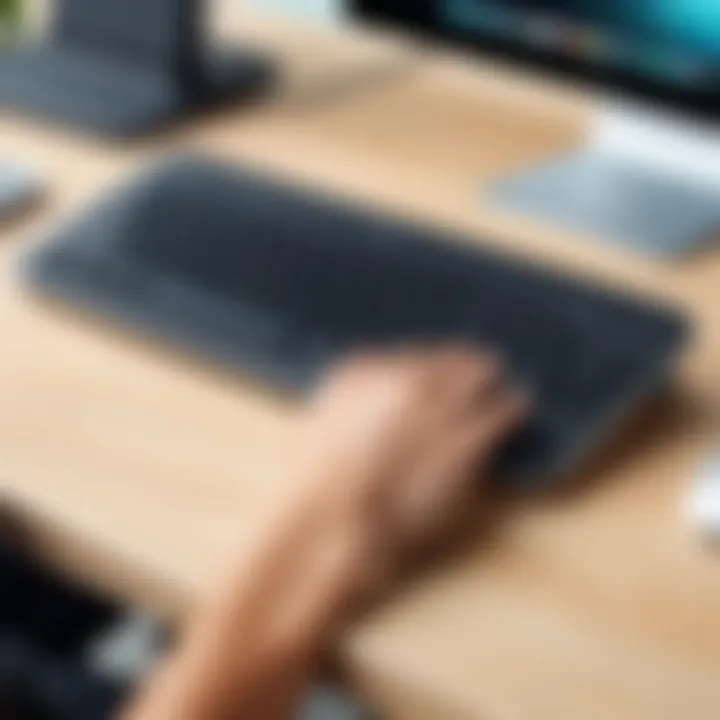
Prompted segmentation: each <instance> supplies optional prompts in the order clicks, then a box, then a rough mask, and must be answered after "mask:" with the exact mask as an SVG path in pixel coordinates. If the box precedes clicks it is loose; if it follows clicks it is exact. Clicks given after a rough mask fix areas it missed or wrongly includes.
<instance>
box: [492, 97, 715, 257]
mask: <svg viewBox="0 0 720 720" xmlns="http://www.w3.org/2000/svg"><path fill="white" fill-rule="evenodd" d="M490 193H491V197H492V200H493V201H494V202H495V203H496V204H499V205H500V206H501V207H502V208H503V209H507V210H510V211H512V212H516V213H521V214H524V215H529V216H534V217H537V218H542V219H545V220H548V221H551V222H554V223H556V224H558V225H560V226H563V227H565V228H567V229H570V230H572V231H575V232H579V233H582V234H585V235H587V236H590V237H596V238H599V239H600V240H601V241H604V242H607V243H611V244H613V245H616V246H620V247H622V248H627V249H631V250H635V251H638V252H642V253H650V254H653V255H657V256H665V257H668V256H681V255H685V254H687V253H690V252H692V251H695V250H698V249H700V248H701V247H702V246H703V245H704V244H707V243H708V242H709V241H710V240H713V239H717V238H718V237H720V132H718V131H714V130H711V129H709V128H708V127H706V126H703V125H701V124H700V123H696V122H694V121H692V120H688V119H686V118H684V117H676V116H671V115H669V114H662V113H660V112H654V111H652V110H648V109H646V108H642V109H640V108H637V107H633V106H628V105H621V106H617V105H610V104H608V106H607V107H605V108H604V109H603V110H602V112H601V113H600V114H599V116H598V119H597V121H596V122H595V125H594V127H593V129H592V132H591V137H590V138H589V140H588V142H587V144H586V145H585V146H583V147H580V148H577V149H575V150H573V151H570V152H568V153H567V154H565V155H561V156H557V157H554V158H551V159H549V160H548V161H547V162H545V163H543V164H540V165H538V166H536V167H533V168H531V169H530V170H528V171H527V172H525V173H523V174H520V175H517V176H513V177H507V178H504V179H502V180H501V181H500V182H498V183H496V184H495V185H494V186H492V187H491V189H490Z"/></svg>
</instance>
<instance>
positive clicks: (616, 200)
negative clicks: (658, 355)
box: [353, 0, 720, 255]
mask: <svg viewBox="0 0 720 720" xmlns="http://www.w3.org/2000/svg"><path fill="white" fill-rule="evenodd" d="M353 10H354V12H355V13H356V14H357V15H358V16H360V17H361V18H364V19H372V20H380V21H383V22H386V23H387V22H389V23H393V24H394V25H397V26H401V27H405V28H409V29H413V30H415V31H419V32H423V33H427V34H429V35H431V36H433V37H436V38H441V39H443V40H448V41H452V42H458V43H463V44H464V45H466V46H468V47H473V48H477V49H479V50H481V51H482V52H483V53H485V54H488V53H490V54H492V55H496V56H502V57H506V58H512V59H514V60H516V61H518V60H519V61H521V62H522V63H526V64H527V63H529V64H532V65H533V66H534V67H539V68H543V69H546V70H548V71H553V72H556V73H561V74H562V75H565V76H570V77H573V78H576V79H577V78H580V79H582V80H583V81H589V82H591V83H592V84H593V85H595V86H597V87H599V88H602V90H603V92H602V93H601V98H602V101H601V102H600V103H599V106H600V107H599V110H598V113H597V118H596V122H595V123H594V124H593V128H592V132H590V133H589V137H588V141H587V143H586V145H585V146H584V147H580V148H575V149H573V150H572V151H571V152H568V153H567V154H566V155H564V156H562V157H554V158H550V159H548V161H547V162H546V163H543V164H541V165H540V166H536V167H533V168H530V169H529V170H528V171H527V172H523V173H522V174H520V175H517V176H514V177H510V178H505V179H503V180H502V181H500V182H499V183H498V184H497V185H495V186H494V187H493V189H492V190H491V192H492V194H493V197H494V199H495V200H496V201H497V202H499V203H501V204H502V205H504V206H507V207H509V208H512V209H515V210H520V211H522V212H525V213H529V214H532V215H537V216H541V217H545V218H550V219H552V220H554V221H559V222H562V223H563V224H565V225H567V226H570V227H572V228H573V229H577V230H580V231H586V232H588V234H591V235H595V236H597V237H599V238H605V239H607V240H611V241H616V242H619V243H621V244H622V245H623V246H632V247H635V248H639V249H643V250H649V251H652V252H656V253H660V254H666V255H667V254H681V253H685V252H687V251H688V250H691V249H695V248H697V247H698V246H699V245H700V244H702V243H704V242H705V241H707V240H708V239H709V238H711V237H712V236H713V235H714V234H720V233H718V231H720V202H718V199H719V198H720V130H719V129H718V128H720V123H719V122H718V120H719V119H720V2H717V0H353ZM638 101H641V102H638Z"/></svg>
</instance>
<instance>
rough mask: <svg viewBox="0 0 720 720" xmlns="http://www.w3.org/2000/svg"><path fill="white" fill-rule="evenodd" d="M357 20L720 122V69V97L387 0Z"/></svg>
mask: <svg viewBox="0 0 720 720" xmlns="http://www.w3.org/2000/svg"><path fill="white" fill-rule="evenodd" d="M349 2H350V12H351V14H352V16H354V17H356V18H358V19H360V20H362V21H364V22H370V23H374V24H375V23H380V24H382V25H391V26H394V27H396V28H399V29H401V30H402V29H403V28H406V29H407V30H409V31H413V32H416V33H421V34H422V35H424V36H425V37H428V38H431V39H433V40H436V41H438V40H439V41H443V42H446V43H450V44H456V45H457V44H459V45H461V46H462V47H465V48H470V49H473V50H475V51H479V52H481V53H483V54H486V55H489V56H494V57H498V58H501V59H505V60H512V61H514V62H520V63H522V64H525V65H529V66H532V67H533V68H538V69H541V70H544V71H546V72H551V73H553V74H555V75H557V76H560V77H564V78H571V79H575V80H581V81H582V82H583V83H584V84H586V85H589V86H592V87H595V88H598V87H604V88H609V89H610V90H613V91H616V92H618V91H619V92H620V93H622V94H625V95H630V96H633V97H635V98H636V99H641V100H645V101H650V102H651V103H652V104H654V105H658V104H660V105H663V106H665V107H666V108H667V109H668V110H671V111H674V112H681V113H686V114H687V113H690V114H692V115H694V116H696V117H699V118H701V119H703V120H706V121H716V120H718V119H720V66H719V67H718V71H719V72H718V88H717V93H715V94H713V93H704V92H699V91H697V92H694V91H692V90H689V89H683V88H680V87H677V86H673V85H670V84H666V83H663V82H661V81H659V80H658V81H655V80H653V79H651V78H648V77H645V76H642V75H639V74H638V73H633V72H630V71H624V70H622V69H609V68H606V67H599V66H597V65H594V64H592V63H588V62H582V61H580V60H578V59H575V58H568V57H567V56H564V55H563V54H562V53H559V52H558V53H550V52H543V51H541V50H539V49H535V48H532V47H530V46H528V45H526V44H523V43H520V42H512V41H510V40H504V39H499V38H497V37H493V36H491V35H490V34H485V35H481V34H480V33H478V32H477V31H472V32H463V31H459V30H449V29H446V28H442V27H439V25H438V24H437V23H434V22H432V20H429V21H428V20H424V19H423V18H422V17H419V15H418V16H416V17H415V16H412V15H404V14H402V13H399V12H390V11H388V9H387V8H385V7H383V5H385V4H386V3H384V2H383V0H349Z"/></svg>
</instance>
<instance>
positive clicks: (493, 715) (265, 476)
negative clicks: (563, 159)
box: [0, 16, 720, 720]
mask: <svg viewBox="0 0 720 720" xmlns="http://www.w3.org/2000/svg"><path fill="white" fill-rule="evenodd" d="M239 25H241V26H242V28H243V32H244V33H245V34H246V35H248V36H252V37H254V38H255V39H256V41H257V42H258V43H259V44H260V45H266V46H268V47H269V48H272V49H273V50H274V51H276V52H277V53H278V54H279V55H280V56H281V57H282V58H283V59H284V62H285V63H286V65H287V66H288V68H289V70H288V78H289V79H288V81H287V83H286V86H285V88H284V89H283V91H282V92H281V93H280V94H279V96H278V97H277V98H275V99H274V100H272V101H271V102H270V103H268V104H266V105H265V106H263V107H259V108H256V109H255V110H253V111H250V112H248V111H238V112H235V113H231V114H229V115H225V116H216V117H214V118H212V119H209V120H206V121H204V122H202V123H198V124H196V125H193V126H189V127H186V128H184V129H182V130H179V131H177V132H175V133H173V134H172V135H171V136H169V137H167V138H165V139H164V140H163V141H162V143H160V142H158V143H156V144H152V145H149V144H141V145H135V146H108V145H103V144H101V143H98V142H94V141H91V140H87V139H83V138H78V137H73V136H69V135H66V134H64V133H62V132H60V131H58V130H51V129H48V128H43V127H41V126H40V125H36V124H32V123H29V122H21V121H18V120H16V119H10V118H0V155H3V156H4V155H9V156H13V155H17V156H19V157H21V158H22V159H24V160H30V161H33V162H34V163H35V164H36V165H37V166H38V168H40V169H41V170H42V171H43V172H44V173H45V175H46V176H47V178H48V180H49V183H50V189H51V193H50V195H51V197H50V198H49V202H48V203H47V205H46V207H45V209H44V210H43V211H42V212H40V213H38V214H37V215H35V216H33V217H32V218H29V219H27V221H26V222H23V223H16V224H15V225H14V226H12V227H7V228H4V229H2V230H0V232H2V235H3V242H2V246H0V272H1V273H2V278H3V281H2V282H1V283H0V328H2V338H3V340H2V346H1V347H2V350H1V351H0V407H1V408H2V411H1V412H0V477H1V478H2V479H1V480H0V483H1V488H2V491H3V492H4V493H5V494H6V496H7V498H8V500H9V502H11V503H12V504H13V506H14V507H16V508H18V509H20V510H21V511H22V512H23V513H24V514H25V516H26V517H27V519H28V520H29V521H30V526H31V528H32V529H34V531H35V533H36V534H37V538H38V542H40V543H42V546H43V550H44V552H46V553H48V555H49V556H51V557H53V558H54V559H55V560H56V561H58V562H61V563H63V565H64V566H65V567H67V568H70V569H72V570H73V571H74V572H77V573H80V574H81V575H83V576H84V577H86V578H88V579H90V580H92V581H93V582H96V583H100V584H102V585H104V586H107V587H108V588H111V589H113V590H114V591H117V592H122V593H123V594H126V595H128V596H130V597H133V598H134V599H136V600H140V601H142V602H146V603H148V604H150V605H152V606H154V607H157V608H160V609H162V610H164V611H167V612H172V613H181V612H183V611H184V610H185V608H186V607H187V605H188V604H189V603H191V602H192V600H193V598H194V597H196V595H197V592H198V590H199V588H201V587H203V586H204V583H205V582H206V581H207V580H208V578H209V577H210V576H211V575H213V574H214V573H215V572H216V571H217V570H218V568H219V567H220V566H221V565H222V564H223V563H224V562H226V560H227V558H228V555H229V553H230V552H231V551H232V550H233V549H234V548H236V547H237V544H238V543H240V542H242V537H243V525H244V524H245V522H246V520H247V519H248V518H250V517H251V516H252V515H253V514H254V513H257V512H258V511H259V509H260V508H261V506H262V505H263V503H268V502H272V501H273V498H274V497H275V496H276V494H277V493H278V492H281V491H282V462H283V459H284V456H286V455H287V454H288V452H289V449H290V446H291V444H292V441H293V423H294V415H293V410H292V408H290V407H288V406H285V405H283V404H282V403H281V402H280V401H279V400H273V399H271V398H269V397H267V396H266V395H264V394H263V393H262V392H261V391H258V390H257V389H256V388H253V387H252V386H251V385H249V384H244V383H242V382H239V381H236V380H231V379H230V378H227V377H223V376H220V375H218V374H217V373H213V372H211V371H210V370H209V369H208V368H206V367H203V366H202V364H200V363H194V362H192V361H189V360H185V359H183V358H177V357H174V356H173V355H171V354H170V353H168V352H166V351H164V350H162V349H161V348H158V347H155V346H153V345H152V344H151V343H143V342H139V341H137V340H136V339H132V338H129V337H127V336H125V335H123V334H121V333H117V332H115V331H113V330H111V329H109V328H104V327H99V326H97V325H92V324H89V323H88V324H85V323H82V322H80V321H79V320H78V319H76V318H75V317H73V316H68V315H63V314H61V313H59V312H56V311H53V310H51V309H49V308H47V307H43V306H40V305H37V304H36V303H34V302H33V301H32V300H31V299H30V298H28V297H26V296H25V295H24V294H23V293H22V291H21V290H20V289H19V284H18V282H17V279H16V275H15V260H16V256H17V255H18V253H21V252H22V251H23V250H24V249H25V248H26V247H27V246H28V245H29V244H30V243H31V242H32V238H33V237H36V236H37V235H38V234H41V230H43V229H45V228H48V227H52V226H54V225H55V224H56V223H57V222H58V221H59V220H60V219H61V218H63V217H65V216H66V215H67V214H68V213H69V212H70V211H72V210H73V209H75V208H77V207H78V206H80V205H81V204H82V203H84V202H85V201H86V200H87V199H88V198H90V197H92V196H93V195H94V194H95V193H96V192H97V191H98V190H100V189H101V188H102V187H104V186H106V185H107V184H109V183H111V182H113V181H115V180H116V179H117V178H118V177H120V176H122V175H124V174H125V173H126V172H127V171H128V170H130V169H132V168H134V167H136V166H137V165H138V164H139V163H140V162H141V161H146V160H147V159H148V157H149V156H150V155H152V154H153V153H156V152H158V151H159V150H164V149H168V148H174V147H183V148H187V147H191V148H201V149H203V150H205V151H207V152H213V153H218V154H219V155H222V156H224V157H229V158H233V159H237V160H238V161H245V162H249V163H257V164H261V165H262V166H264V167H268V168H273V169H275V170H277V171H278V172H280V173H283V174H287V175H290V176H293V177H296V178H301V179H303V180H304V181H305V182H307V183H309V184H311V185H313V186H317V187H318V188H324V189H326V190H328V191H329V190H332V191H334V192H339V193H342V194H347V195H351V196H353V197H357V198H360V199H361V200H362V201H363V202H366V203H368V204H370V205H374V206H382V207H384V208H385V209H387V210H389V211H391V212H395V213H398V214H401V215H403V214H410V215H412V216H414V217H416V218H422V219H425V220H427V221H428V222H432V223H439V224H441V225H444V226H448V227H453V228H457V229H460V230H466V231H467V230H469V231H471V232H472V233H474V234H475V235H477V237H478V242H487V243H493V244H496V245H499V246H502V247H503V248H504V249H507V251H508V252H516V253H520V254H522V255H525V256H529V257H532V258H533V259H534V260H535V261H536V262H542V263H548V264H550V265H554V266H561V267H563V268H564V269H566V270H567V271H569V272H577V273H581V274H587V275H591V276H598V277H601V278H603V279H606V280H607V281H608V282H611V283H617V284H621V285H624V286H632V287H636V288H638V289H639V290H642V291H648V292H654V293H658V294H659V295H662V296H664V297H667V298H671V299H673V300H675V301H676V302H678V303H680V304H681V305H682V306H684V307H685V308H687V309H688V311H689V312H690V313H692V315H693V316H694V318H695V319H696V321H697V325H698V334H697V339H696V341H695V342H694V344H693V347H692V348H691V352H690V354H689V357H688V360H687V363H686V364H685V367H684V368H683V371H682V377H681V382H680V390H679V393H678V399H676V400H675V401H673V402H671V403H669V404H668V406H667V407H665V408H664V409H662V411H660V412H658V413H657V414H656V415H655V416H654V417H652V418H650V419H649V421H648V422H646V423H644V424H642V426H640V427H639V428H637V429H636V430H635V431H633V432H632V433H631V434H630V435H629V436H626V437H625V438H623V440H622V442H620V443H619V445H618V446H616V447H615V448H614V449H613V450H611V451H609V452H607V453H605V454H604V456H603V457H602V458H601V459H600V460H599V461H598V462H597V463H595V464H594V465H593V467H592V468H590V469H588V470H587V471H586V472H585V473H584V474H583V478H582V479H583V480H584V481H585V488H584V489H582V490H578V491H577V492H574V493H566V494H564V495H562V496H560V497H555V498H548V499H546V500H538V499H535V500H530V499H527V500H518V501H517V502H516V503H515V504H514V506H513V507H512V508H510V511H509V512H508V517H507V518H506V521H505V522H504V523H503V524H502V530H501V531H500V532H499V533H498V535H497V537H496V538H494V540H493V542H492V543H491V544H490V545H489V546H487V545H484V544H482V543H481V541H480V540H479V539H478V540H477V542H475V543H471V547H470V548H469V549H467V550H466V551H464V552H462V553H458V554H457V555H456V556H455V557H453V558H451V559H449V560H448V563H447V564H446V565H444V566H443V567H442V568H438V569H436V570H433V571H430V572H428V573H427V574H426V575H425V576H424V577H422V578H420V579H418V581H417V582H416V583H415V584H414V585H413V586H412V587H409V588H406V589H405V590H403V591H402V592H401V593H399V595H398V597H397V598H396V600H395V601H394V602H392V603H390V604H389V605H388V606H387V607H385V608H383V609H382V610H380V611H379V612H378V613H377V614H376V616H375V617H372V618H369V619H368V620H367V622H366V623H365V624H364V625H363V626H362V627H360V628H358V629H357V630H356V631H355V632H354V633H352V634H351V635H350V636H349V637H348V638H347V640H346V643H345V645H344V654H345V659H346V661H347V664H348V667H349V669H350V671H351V674H352V677H353V678H354V679H355V681H356V682H357V683H358V686H359V687H360V688H361V689H362V690H363V692H365V693H366V694H367V696H368V697H369V698H371V699H372V700H373V701H374V702H375V703H376V704H377V705H378V706H379V707H380V708H381V709H382V710H384V711H385V712H386V713H387V714H388V717H390V718H397V719H399V720H458V719H460V718H462V719H465V718H483V719H485V718H486V719H488V720H713V719H714V718H718V717H720V563H719V562H718V561H717V560H713V559H711V558H710V556H708V555H706V554H705V553H704V552H702V551H701V549H700V548H699V547H698V546H697V545H696V544H695V542H694V541H693V539H692V538H691V537H690V536H689V534H688V532H687V530H686V527H685V526H684V524H683V522H682V519H681V515H680V507H681V504H682V501H683V498H684V496H685V493H686V491H687V486H688V483H689V481H690V477H691V470H692V468H693V466H694V464H695V462H696V460H697V457H698V454H699V452H700V450H701V448H702V447H703V445H704V443H705V442H706V441H707V437H708V436H709V434H710V432H711V430H713V429H717V427H718V418H719V416H720V316H718V307H719V306H720V253H718V252H717V251H716V252H714V253H710V254H708V255H706V256H705V257H703V258H698V259H696V260H690V261H687V262H686V263H683V264H679V265H673V266H659V265H653V264H650V263H646V262H644V261H642V260H640V259H633V258H629V257H625V256H623V255H621V254H619V253H613V252H611V251H609V250H605V249H601V248H600V247H598V246H593V245H592V244H588V243H585V242H580V241H579V240H578V238H574V237H571V236H569V235H567V234H563V233H560V232H558V231H555V230H552V229H549V228H542V227H539V226H537V225H535V224H533V223H530V222H528V221H522V220H519V219H517V218H510V217H505V216H502V215H501V214H500V213H498V212H496V211H494V210H493V209H491V208H489V207H479V206H478V204H477V201H476V195H477V185H478V183H479V182H480V183H482V182H483V181H486V180H488V179H490V178H492V177H496V176H497V175H498V174H499V173H501V172H504V171H506V170H508V169H510V168H512V167H514V166H517V165H522V164H525V163H528V162H530V161H531V160H532V159H533V158H536V157H540V156H542V155H543V154H546V153H550V152H553V151H554V150H556V149H557V148H559V147H563V146H566V145H569V144H571V143H572V142H573V141H574V140H575V139H577V138H578V137H579V136H580V134H581V133H582V131H583V127H584V121H585V119H586V114H585V106H586V104H587V101H586V99H584V98H582V97H581V96H579V95H576V94H574V93H572V92H569V91H566V90H563V89H561V88H553V87H549V86H548V87H544V86H541V85H540V84H538V83H527V82H525V81H522V80H520V79H518V78H517V77H514V76H513V75H511V74H509V73H502V74H501V75H500V76H496V75H494V74H493V73H492V72H491V70H490V69H489V67H486V66H484V65H483V64H482V63H479V62H475V61H473V62H468V61H466V60H463V59H462V58H447V57H440V56H428V55H427V54H423V55H422V57H421V56H420V52H419V50H418V49H417V48H410V47H407V46H403V45H400V44H395V43H393V42H391V41H388V40H387V39H385V38H372V39H371V38H367V37H365V38H364V37H363V36H362V35H361V34H360V33H355V34H343V35H340V34H338V35H335V34H333V33H331V32H329V31H319V30H313V29H310V28H305V29H300V28H291V27H289V26H287V25H283V24H282V23H280V22H276V21H268V20H262V19H260V18H257V17H247V18H245V21H244V22H243V23H238V21H237V18H236V17H234V16H233V17H232V18H228V22H227V23H225V24H224V26H225V27H227V28H229V29H230V32H231V34H235V32H236V29H237V28H238V27H239ZM350 85H352V87H349V86H350ZM345 86H348V87H345ZM483 233H488V235H487V239H486V240H482V239H480V238H481V237H482V236H483Z"/></svg>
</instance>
